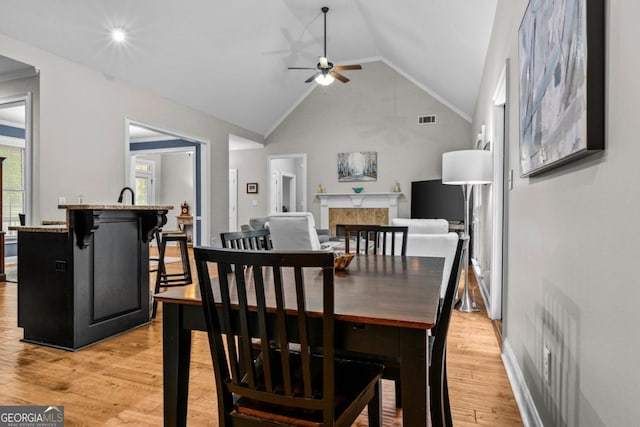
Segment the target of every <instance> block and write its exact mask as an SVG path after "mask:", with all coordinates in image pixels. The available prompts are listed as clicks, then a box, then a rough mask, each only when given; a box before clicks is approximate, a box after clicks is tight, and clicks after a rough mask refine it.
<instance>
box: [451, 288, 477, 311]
mask: <svg viewBox="0 0 640 427" xmlns="http://www.w3.org/2000/svg"><path fill="white" fill-rule="evenodd" d="M455 309H456V310H458V311H464V312H465V313H472V312H476V311H481V310H480V308H479V307H478V305H477V304H476V302H475V301H474V300H473V295H471V293H470V292H469V286H468V282H467V283H465V284H464V288H463V291H462V295H461V296H460V299H459V300H458V301H457V302H456V305H455Z"/></svg>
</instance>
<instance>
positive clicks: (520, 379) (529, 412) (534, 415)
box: [502, 338, 543, 427]
mask: <svg viewBox="0 0 640 427" xmlns="http://www.w3.org/2000/svg"><path fill="white" fill-rule="evenodd" d="M502 361H503V363H504V367H505V369H506V371H507V377H509V382H510V383H511V390H512V391H513V396H514V397H515V399H516V403H517V404H518V408H519V409H520V417H521V418H522V423H523V424H524V426H525V427H543V424H542V420H541V419H540V414H538V409H537V408H536V405H535V403H534V402H533V397H532V396H531V392H530V391H529V387H527V383H526V382H525V380H524V376H523V375H522V369H520V365H518V360H517V359H516V355H515V354H514V352H513V349H512V348H511V344H510V343H509V340H508V339H506V338H505V339H504V341H503V342H502Z"/></svg>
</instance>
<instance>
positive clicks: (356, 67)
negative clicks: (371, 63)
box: [333, 65, 362, 70]
mask: <svg viewBox="0 0 640 427" xmlns="http://www.w3.org/2000/svg"><path fill="white" fill-rule="evenodd" d="M333 69H334V70H362V65H334V66H333Z"/></svg>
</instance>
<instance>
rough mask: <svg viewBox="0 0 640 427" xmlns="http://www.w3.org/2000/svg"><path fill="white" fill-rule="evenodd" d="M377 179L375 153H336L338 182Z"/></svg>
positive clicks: (376, 158) (376, 154)
mask: <svg viewBox="0 0 640 427" xmlns="http://www.w3.org/2000/svg"><path fill="white" fill-rule="evenodd" d="M377 179H378V153H377V152H375V151H358V152H355V153H338V182H358V181H375V180H377Z"/></svg>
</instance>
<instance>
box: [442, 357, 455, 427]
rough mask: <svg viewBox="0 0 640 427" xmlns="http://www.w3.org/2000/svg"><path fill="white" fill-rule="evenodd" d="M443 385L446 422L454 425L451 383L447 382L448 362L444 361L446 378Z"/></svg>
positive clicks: (449, 425)
mask: <svg viewBox="0 0 640 427" xmlns="http://www.w3.org/2000/svg"><path fill="white" fill-rule="evenodd" d="M442 380H443V385H442V405H443V407H444V423H445V426H447V427H453V418H452V417H451V404H450V402H449V385H448V383H447V362H446V361H445V363H444V378H443V379H442Z"/></svg>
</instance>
